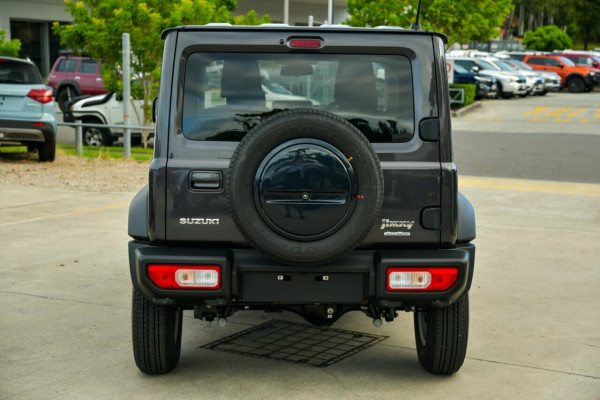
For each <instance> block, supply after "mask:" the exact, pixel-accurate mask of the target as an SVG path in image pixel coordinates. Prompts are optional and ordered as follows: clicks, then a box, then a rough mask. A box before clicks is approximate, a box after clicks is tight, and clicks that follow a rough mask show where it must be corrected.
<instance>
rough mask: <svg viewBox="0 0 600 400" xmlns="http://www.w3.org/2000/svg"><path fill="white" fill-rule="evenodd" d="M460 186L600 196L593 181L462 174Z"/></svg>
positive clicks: (599, 189)
mask: <svg viewBox="0 0 600 400" xmlns="http://www.w3.org/2000/svg"><path fill="white" fill-rule="evenodd" d="M458 187H459V189H461V188H473V189H491V190H510V191H515V192H536V193H552V194H566V195H574V196H586V197H600V185H598V184H593V183H572V182H556V181H538V180H529V179H513V178H487V177H476V176H460V177H459V178H458Z"/></svg>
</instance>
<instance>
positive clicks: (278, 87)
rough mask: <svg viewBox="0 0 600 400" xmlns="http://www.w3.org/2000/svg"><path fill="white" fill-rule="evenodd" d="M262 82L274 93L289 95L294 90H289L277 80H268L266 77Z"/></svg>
mask: <svg viewBox="0 0 600 400" xmlns="http://www.w3.org/2000/svg"><path fill="white" fill-rule="evenodd" d="M262 84H263V85H265V87H266V88H267V90H270V91H271V92H273V93H278V94H287V95H290V94H293V93H292V92H290V91H289V90H287V89H286V88H284V87H283V86H281V85H278V84H277V83H275V82H271V81H268V80H266V79H263V80H262Z"/></svg>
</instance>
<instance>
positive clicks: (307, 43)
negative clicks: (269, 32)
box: [288, 39, 323, 49]
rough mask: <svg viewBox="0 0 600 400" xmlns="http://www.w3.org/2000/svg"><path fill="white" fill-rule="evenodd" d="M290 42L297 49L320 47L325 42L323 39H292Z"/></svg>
mask: <svg viewBox="0 0 600 400" xmlns="http://www.w3.org/2000/svg"><path fill="white" fill-rule="evenodd" d="M288 44H289V45H290V47H293V48H295V49H318V48H319V47H321V45H322V44H323V42H322V41H321V39H291V40H290V41H289V42H288Z"/></svg>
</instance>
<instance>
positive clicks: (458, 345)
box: [414, 294, 469, 375]
mask: <svg viewBox="0 0 600 400" xmlns="http://www.w3.org/2000/svg"><path fill="white" fill-rule="evenodd" d="M414 326H415V339H416V344H417V355H418V357H419V363H420V364H421V366H422V367H423V368H425V370H427V371H428V372H430V373H432V374H436V375H450V374H453V373H455V372H456V371H458V370H459V369H460V367H461V366H462V364H463V362H464V360H465V355H466V353H467V340H468V334H469V298H468V294H466V295H464V296H463V297H462V298H460V299H459V300H458V301H457V302H455V303H453V304H451V305H449V306H447V307H441V308H426V309H424V310H421V311H415V315H414Z"/></svg>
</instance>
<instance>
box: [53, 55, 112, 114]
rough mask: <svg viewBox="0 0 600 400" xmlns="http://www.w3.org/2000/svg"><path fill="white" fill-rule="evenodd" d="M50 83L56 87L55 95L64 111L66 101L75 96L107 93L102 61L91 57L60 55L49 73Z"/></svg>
mask: <svg viewBox="0 0 600 400" xmlns="http://www.w3.org/2000/svg"><path fill="white" fill-rule="evenodd" d="M48 85H50V86H52V88H53V89H54V97H55V98H56V101H57V103H58V106H59V107H60V109H61V110H62V111H63V112H64V111H65V104H66V102H67V101H69V100H71V99H72V98H74V97H77V96H81V95H83V94H89V95H97V94H103V93H106V89H105V88H104V83H103V82H102V77H101V76H100V63H99V62H98V61H96V60H94V59H91V58H89V57H71V56H61V57H59V58H58V59H57V60H56V62H55V63H54V66H53V67H52V71H50V75H48Z"/></svg>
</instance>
